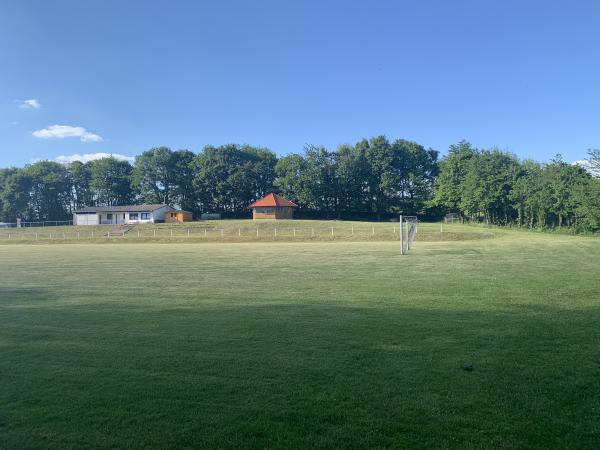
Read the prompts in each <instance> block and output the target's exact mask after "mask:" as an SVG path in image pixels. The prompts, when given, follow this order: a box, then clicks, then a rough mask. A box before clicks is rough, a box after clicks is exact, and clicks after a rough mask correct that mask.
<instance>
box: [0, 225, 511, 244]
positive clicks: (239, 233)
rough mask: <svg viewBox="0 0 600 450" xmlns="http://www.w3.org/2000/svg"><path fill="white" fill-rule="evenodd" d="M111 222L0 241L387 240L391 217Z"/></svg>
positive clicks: (434, 232)
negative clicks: (129, 225) (121, 225)
mask: <svg viewBox="0 0 600 450" xmlns="http://www.w3.org/2000/svg"><path fill="white" fill-rule="evenodd" d="M116 228H117V226H116V225H99V226H59V227H36V228H19V229H16V228H2V229H0V244H14V243H15V242H18V243H30V244H31V243H33V244H42V243H50V242H54V243H56V242H63V243H65V242H68V243H77V242H83V243H89V242H90V241H91V242H96V243H113V244H114V243H123V242H128V243H134V242H138V243H139V242H142V243H146V242H188V243H189V242H257V241H259V242H262V241H290V242H294V241H296V242H299V241H355V242H362V241H392V240H398V237H399V234H398V233H399V230H398V223H397V222H352V221H336V220H278V221H269V220H264V221H253V220H210V221H198V222H188V223H183V224H167V223H156V224H144V225H137V226H136V227H135V228H134V229H132V230H130V231H128V232H127V233H123V235H122V236H121V235H119V234H117V235H113V236H107V233H108V232H109V231H110V230H114V229H116ZM498 233H501V231H497V230H494V229H491V228H484V227H473V226H463V225H460V224H454V225H443V228H441V225H440V224H439V223H421V224H419V235H418V240H422V241H432V240H434V241H439V240H442V241H445V240H456V239H459V240H466V239H485V238H490V237H493V236H494V235H495V234H498Z"/></svg>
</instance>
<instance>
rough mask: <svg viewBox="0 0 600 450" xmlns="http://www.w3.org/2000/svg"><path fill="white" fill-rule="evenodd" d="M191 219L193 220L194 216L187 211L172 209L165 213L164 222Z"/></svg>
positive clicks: (181, 221)
mask: <svg viewBox="0 0 600 450" xmlns="http://www.w3.org/2000/svg"><path fill="white" fill-rule="evenodd" d="M192 220H194V216H193V214H192V213H191V212H189V211H181V210H173V211H169V212H167V213H166V214H165V222H167V223H183V222H191V221H192Z"/></svg>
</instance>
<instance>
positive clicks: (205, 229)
mask: <svg viewBox="0 0 600 450" xmlns="http://www.w3.org/2000/svg"><path fill="white" fill-rule="evenodd" d="M204 237H206V228H205V229H204Z"/></svg>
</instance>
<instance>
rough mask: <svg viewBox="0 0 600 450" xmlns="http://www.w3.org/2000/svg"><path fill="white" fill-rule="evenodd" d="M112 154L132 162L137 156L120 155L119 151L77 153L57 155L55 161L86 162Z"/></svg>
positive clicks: (108, 156) (114, 156) (66, 162)
mask: <svg viewBox="0 0 600 450" xmlns="http://www.w3.org/2000/svg"><path fill="white" fill-rule="evenodd" d="M111 156H112V157H113V158H115V159H119V160H121V161H129V162H130V163H132V162H133V161H135V158H134V157H133V156H126V155H120V154H118V153H84V154H83V155H80V154H79V153H75V154H73V155H60V156H57V157H56V158H55V161H57V162H59V163H63V164H68V163H72V162H73V161H81V162H83V163H86V162H89V161H93V160H95V159H102V158H110V157H111Z"/></svg>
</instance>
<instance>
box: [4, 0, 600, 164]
mask: <svg viewBox="0 0 600 450" xmlns="http://www.w3.org/2000/svg"><path fill="white" fill-rule="evenodd" d="M598 29H600V2H597V1H561V0H558V1H555V0H553V1H551V2H548V1H507V0H504V1H492V0H478V1H462V0H455V1H447V0H439V1H432V0H420V1H414V0H413V1H404V0H396V1H393V0H389V1H388V0H379V1H377V0H374V1H362V2H349V1H327V0H322V1H297V2H294V3H292V2H282V1H262V0H255V1H252V2H249V1H227V0H224V1H218V2H217V1H210V2H209V1H200V0H198V1H182V0H179V1H178V0H175V1H166V0H165V1H149V0H148V1H133V0H127V1H106V0H102V1H100V0H97V1H92V0H86V1H81V0H76V1H75V0H73V1H61V0H53V1H51V2H50V1H42V0H40V1H30V0H4V1H2V2H1V3H0V166H2V167H5V166H9V165H19V166H21V165H24V164H27V163H29V162H31V161H32V160H35V159H38V158H48V159H55V158H56V157H58V156H60V155H63V156H69V155H73V154H93V153H115V154H122V155H128V156H133V155H136V154H139V153H141V152H142V151H143V150H145V149H148V148H150V147H154V146H160V145H166V146H170V147H171V148H173V149H179V148H188V149H190V150H193V151H198V150H200V149H201V148H202V147H203V146H204V145H206V144H213V145H220V144H224V143H230V142H235V143H248V144H252V145H260V146H265V147H269V148H271V149H273V150H275V151H276V152H277V153H278V154H279V155H282V154H286V153H290V152H298V151H301V150H302V148H303V146H304V145H305V144H306V143H311V144H315V145H324V146H326V147H328V148H331V149H333V148H335V147H336V146H337V145H338V144H341V143H345V142H356V141H357V140H359V139H360V138H362V137H370V136H373V135H377V134H385V135H387V136H388V137H389V138H390V139H395V138H405V139H410V140H415V141H417V142H419V143H421V144H423V145H425V146H428V147H433V148H435V149H437V150H440V151H441V152H443V153H444V152H445V151H446V150H447V148H448V146H449V145H450V144H452V143H455V142H457V141H459V140H461V139H467V140H469V141H471V142H472V143H473V144H474V145H476V146H478V147H492V146H498V147H500V148H502V149H506V150H509V151H512V152H514V153H516V154H517V155H519V156H520V157H522V158H525V157H531V158H535V159H538V160H548V159H549V158H550V157H551V156H552V155H554V154H555V153H562V154H563V156H564V157H565V159H566V160H568V161H574V160H578V159H582V158H584V157H585V155H586V152H587V149H588V148H592V147H599V146H600V88H599V86H600V85H599V84H598V83H599V80H600V50H599V49H600V33H598ZM26 100H35V101H37V103H35V102H31V101H30V102H28V103H24V102H25V101H26ZM56 125H59V126H62V127H63V128H51V127H53V126H56Z"/></svg>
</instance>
